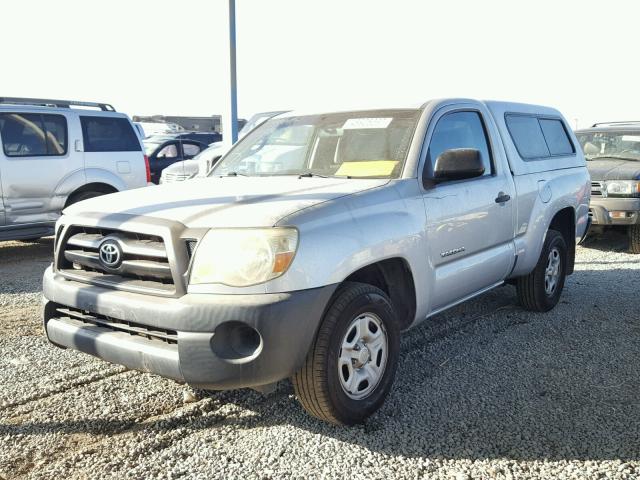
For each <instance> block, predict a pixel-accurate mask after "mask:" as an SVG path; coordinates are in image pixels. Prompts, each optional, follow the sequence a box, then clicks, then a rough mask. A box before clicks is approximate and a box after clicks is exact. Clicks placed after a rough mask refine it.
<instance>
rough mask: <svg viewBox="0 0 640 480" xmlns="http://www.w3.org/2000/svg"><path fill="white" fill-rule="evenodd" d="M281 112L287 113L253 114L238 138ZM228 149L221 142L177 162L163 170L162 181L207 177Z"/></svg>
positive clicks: (169, 181) (170, 181)
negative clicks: (188, 158) (192, 156)
mask: <svg viewBox="0 0 640 480" xmlns="http://www.w3.org/2000/svg"><path fill="white" fill-rule="evenodd" d="M281 113H285V110H282V111H277V112H262V113H257V114H255V115H253V116H252V117H251V118H250V119H249V121H248V122H247V123H246V124H245V126H244V127H242V129H241V130H240V132H239V133H238V139H241V138H242V137H243V136H245V135H246V134H247V133H249V132H250V131H251V130H253V129H254V128H256V127H257V126H259V125H262V124H263V123H264V122H265V121H267V120H268V119H270V118H273V117H275V116H276V115H280V114H281ZM228 149H229V146H228V145H224V144H223V143H219V144H215V145H212V146H210V147H209V148H207V149H206V150H203V151H202V152H201V153H200V154H198V155H197V156H196V157H194V158H192V159H191V160H183V161H181V162H176V163H174V164H173V165H171V166H170V167H168V168H166V169H165V170H164V171H163V172H162V177H161V178H160V183H173V182H181V181H183V180H187V179H189V178H193V177H195V176H198V177H205V176H206V175H207V173H208V172H209V170H211V168H212V167H213V166H214V165H215V163H216V162H217V161H218V160H219V159H220V157H222V156H223V155H224V154H225V152H226V151H227V150H228Z"/></svg>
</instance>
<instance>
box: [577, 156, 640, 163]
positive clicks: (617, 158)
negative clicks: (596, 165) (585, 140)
mask: <svg viewBox="0 0 640 480" xmlns="http://www.w3.org/2000/svg"><path fill="white" fill-rule="evenodd" d="M603 158H604V159H607V158H611V159H613V160H630V161H632V162H637V161H638V160H640V158H629V157H623V156H621V155H599V156H597V157H591V158H587V161H589V162H592V161H593V160H600V159H603Z"/></svg>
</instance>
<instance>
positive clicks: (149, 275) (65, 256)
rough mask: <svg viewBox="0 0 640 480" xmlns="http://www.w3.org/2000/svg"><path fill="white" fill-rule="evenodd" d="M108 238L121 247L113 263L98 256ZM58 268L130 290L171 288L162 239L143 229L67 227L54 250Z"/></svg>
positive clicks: (164, 290)
mask: <svg viewBox="0 0 640 480" xmlns="http://www.w3.org/2000/svg"><path fill="white" fill-rule="evenodd" d="M107 240H111V241H112V242H114V243H116V244H117V245H118V246H119V248H120V251H121V258H120V262H119V264H118V265H117V266H114V267H112V268H111V267H109V266H107V265H106V264H105V263H104V262H103V261H102V260H101V259H100V253H99V251H100V246H101V245H102V244H103V243H104V242H106V241H107ZM58 270H60V271H61V272H62V273H64V274H67V275H69V276H73V277H74V279H80V280H85V281H88V282H91V283H101V284H105V283H107V284H117V285H119V286H121V287H125V288H127V289H130V290H156V291H157V292H159V293H162V294H171V293H173V292H174V290H175V288H174V280H173V275H172V271H171V265H170V264H169V259H168V255H167V251H166V248H165V244H164V241H163V240H162V238H161V237H158V236H155V235H149V234H144V233H135V232H128V231H120V230H111V229H103V228H93V227H78V226H72V227H69V229H68V230H67V232H66V234H65V239H63V240H62V245H61V247H60V250H59V254H58Z"/></svg>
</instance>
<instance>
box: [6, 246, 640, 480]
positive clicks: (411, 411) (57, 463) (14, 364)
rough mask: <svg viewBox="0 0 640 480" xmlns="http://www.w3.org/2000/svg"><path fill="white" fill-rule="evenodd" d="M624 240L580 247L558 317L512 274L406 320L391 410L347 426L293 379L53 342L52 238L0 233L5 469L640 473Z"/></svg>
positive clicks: (632, 299) (634, 305)
mask: <svg viewBox="0 0 640 480" xmlns="http://www.w3.org/2000/svg"><path fill="white" fill-rule="evenodd" d="M625 247H626V245H625V239H624V237H622V236H621V235H619V234H615V233H612V234H608V235H606V236H605V237H602V238H599V239H594V240H591V241H590V242H589V243H588V244H587V245H586V247H580V248H579V249H578V254H577V264H576V273H575V274H574V275H573V276H572V277H570V278H569V280H568V282H567V285H566V287H565V292H564V294H563V297H562V301H561V303H560V304H559V305H558V306H557V307H556V309H555V310H554V311H552V312H550V313H548V314H532V313H528V312H524V311H523V310H521V309H520V308H519V307H518V306H517V305H516V298H515V291H514V289H513V287H509V286H505V287H501V288H498V289H496V290H494V291H492V292H490V293H488V294H486V295H484V296H482V297H481V298H478V299H476V300H474V301H471V302H468V303H466V304H464V305H462V306H460V307H458V308H455V309H453V310H450V311H448V312H446V313H444V314H441V315H439V316H437V317H435V318H433V319H432V320H430V321H428V322H426V323H425V324H423V325H422V326H420V327H417V328H415V329H413V330H411V331H410V332H407V333H406V334H405V336H404V338H403V342H402V355H401V359H400V365H399V369H398V377H397V380H396V383H395V387H394V389H393V391H392V394H391V396H390V398H389V399H388V401H387V402H386V403H385V405H384V407H383V408H382V409H381V410H380V411H379V412H378V413H377V414H376V415H375V416H373V417H372V418H371V419H370V420H369V421H368V422H367V423H366V424H365V425H364V426H359V427H354V428H338V427H334V426H331V425H328V424H324V423H322V422H319V421H316V420H314V419H313V418H311V417H309V416H307V415H306V414H305V413H304V412H303V411H302V409H301V407H300V406H299V405H298V403H297V402H296V400H295V398H294V396H293V393H292V387H291V385H290V384H288V383H283V384H282V385H281V386H280V387H279V388H278V390H277V391H276V393H275V394H272V395H271V396H269V397H263V396H261V395H259V394H258V393H255V392H253V391H251V390H241V391H234V392H222V393H220V392H217V393H216V392H214V393H211V392H201V391H196V392H192V391H191V390H189V389H188V388H187V387H183V386H180V385H177V384H175V383H173V382H171V381H168V380H164V379H162V378H159V377H155V376H152V375H148V374H142V373H138V372H131V371H126V370H125V369H123V368H121V367H118V366H114V365H110V364H107V363H105V362H101V361H98V360H95V359H93V358H92V357H90V356H87V355H82V354H78V353H75V352H72V351H63V350H60V349H57V348H55V347H53V346H51V345H49V344H47V342H46V341H45V339H44V338H43V336H42V333H41V330H40V318H39V315H40V313H39V301H40V282H41V276H42V272H43V271H44V269H45V267H46V265H47V264H48V263H49V261H50V252H51V248H52V246H51V241H48V240H43V241H41V242H39V243H31V244H21V243H10V242H9V243H4V244H0V279H1V280H0V281H1V283H0V307H1V308H0V445H1V446H0V479H9V478H11V479H13V478H47V479H48V478H125V477H126V478H176V477H180V476H184V477H188V478H225V479H226V478H256V479H265V478H345V477H350V478H353V479H358V478H362V479H365V478H366V479H372V478H380V479H389V478H438V479H449V478H451V479H456V480H458V479H470V478H483V479H494V478H495V479H510V478H560V479H565V478H566V479H569V478H571V479H591V478H594V479H595V478H620V479H635V478H640V402H639V400H638V384H639V380H640V373H639V371H638V368H637V366H638V365H639V360H640V313H639V312H640V295H638V285H640V283H639V282H638V281H639V280H640V256H633V255H630V254H627V253H625ZM192 394H193V395H192Z"/></svg>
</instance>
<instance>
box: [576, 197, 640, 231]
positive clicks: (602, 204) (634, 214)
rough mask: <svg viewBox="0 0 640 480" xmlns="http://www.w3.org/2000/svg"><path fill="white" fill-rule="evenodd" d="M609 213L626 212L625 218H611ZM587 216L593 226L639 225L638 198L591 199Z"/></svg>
mask: <svg viewBox="0 0 640 480" xmlns="http://www.w3.org/2000/svg"><path fill="white" fill-rule="evenodd" d="M610 212H627V214H626V216H625V218H613V217H612V216H611V214H610ZM589 216H590V217H591V220H592V224H593V225H635V224H637V223H640V198H610V197H609V198H597V197H595V198H594V197H591V203H590V204H589Z"/></svg>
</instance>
